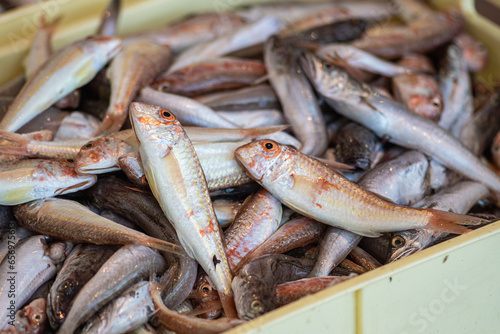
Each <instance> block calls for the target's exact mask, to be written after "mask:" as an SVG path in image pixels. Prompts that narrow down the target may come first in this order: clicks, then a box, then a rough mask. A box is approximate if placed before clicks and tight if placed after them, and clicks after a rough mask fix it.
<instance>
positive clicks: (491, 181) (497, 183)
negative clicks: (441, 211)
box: [302, 54, 500, 192]
mask: <svg viewBox="0 0 500 334" xmlns="http://www.w3.org/2000/svg"><path fill="white" fill-rule="evenodd" d="M302 61H303V62H302V65H303V68H304V70H305V71H306V73H307V75H308V76H309V78H310V79H311V81H312V82H313V84H314V85H315V87H316V89H317V90H318V92H319V93H320V94H321V95H322V96H324V97H325V98H326V100H327V102H328V103H329V104H331V105H332V106H333V107H335V109H336V111H337V112H338V113H340V114H342V115H344V116H346V117H349V118H350V119H352V120H354V121H356V122H357V123H359V124H361V125H364V126H366V127H367V128H369V129H370V130H372V131H373V132H374V133H375V134H376V135H377V136H379V137H383V136H388V137H389V140H390V141H391V142H393V143H395V144H398V145H401V146H404V147H407V148H413V149H418V150H420V151H422V152H424V153H426V154H429V155H431V156H432V157H434V158H436V159H438V160H439V162H440V163H442V164H443V165H444V166H446V167H448V168H449V169H451V170H454V171H456V172H458V173H460V174H461V175H464V176H466V177H468V178H470V179H472V180H476V181H478V182H484V184H485V185H487V186H488V187H489V188H490V189H492V190H494V191H496V192H500V177H499V176H498V175H496V174H495V173H494V172H493V171H492V170H491V169H489V168H488V167H486V166H485V165H484V164H483V163H482V162H481V161H479V159H477V158H476V157H475V156H474V155H473V154H472V153H471V152H470V151H469V150H467V149H466V148H465V147H464V146H462V144H460V142H458V140H456V139H455V138H453V137H452V136H451V135H450V134H449V133H448V132H447V131H445V130H443V129H442V128H441V127H439V126H437V125H436V124H435V123H434V122H432V121H430V120H428V119H426V118H424V117H421V116H420V115H416V114H413V113H411V112H409V111H408V110H407V109H406V108H405V107H404V106H402V105H401V104H399V103H397V102H395V101H393V100H391V99H388V98H386V97H384V96H381V95H379V94H378V93H376V92H374V91H373V90H372V88H371V87H369V86H368V85H364V84H361V83H359V82H357V81H354V80H353V79H351V78H350V77H349V76H348V75H347V74H346V73H345V72H343V71H341V70H340V69H338V68H337V67H335V66H334V65H331V64H329V63H326V62H322V61H321V60H319V59H318V58H316V57H315V56H313V55H310V54H307V55H305V56H304V58H302ZM437 142H438V143H440V144H439V145H436V143H437Z"/></svg>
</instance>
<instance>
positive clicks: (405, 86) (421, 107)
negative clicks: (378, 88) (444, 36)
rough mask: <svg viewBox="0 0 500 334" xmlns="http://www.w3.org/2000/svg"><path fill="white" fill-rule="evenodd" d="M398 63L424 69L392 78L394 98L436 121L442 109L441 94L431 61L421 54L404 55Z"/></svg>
mask: <svg viewBox="0 0 500 334" xmlns="http://www.w3.org/2000/svg"><path fill="white" fill-rule="evenodd" d="M398 64H399V65H402V66H407V67H411V68H414V69H416V70H421V71H425V72H427V73H408V74H403V75H398V76H396V77H394V78H392V91H393V92H394V96H395V98H396V100H398V101H399V102H401V103H402V104H404V105H406V106H407V107H408V109H410V110H412V111H414V112H416V113H417V114H419V115H422V116H424V117H427V118H429V119H431V120H433V121H438V120H439V118H440V116H441V111H442V110H443V96H442V95H441V91H440V89H439V84H438V82H437V80H436V78H435V77H433V76H432V75H430V74H428V73H434V69H433V67H432V64H431V61H430V59H429V58H427V57H425V56H423V55H415V54H414V55H406V56H404V57H403V58H402V59H401V60H400V61H399V62H398Z"/></svg>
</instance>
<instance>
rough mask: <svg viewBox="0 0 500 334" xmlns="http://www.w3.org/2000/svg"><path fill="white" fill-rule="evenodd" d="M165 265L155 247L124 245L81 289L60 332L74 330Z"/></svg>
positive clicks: (72, 331)
mask: <svg viewBox="0 0 500 334" xmlns="http://www.w3.org/2000/svg"><path fill="white" fill-rule="evenodd" d="M165 267H166V264H165V260H163V258H162V257H161V256H160V255H159V254H158V253H156V252H155V251H154V250H152V249H151V248H149V247H145V246H138V245H127V246H123V247H122V248H120V249H119V250H118V251H116V253H114V254H113V255H112V256H111V257H110V258H109V259H108V261H106V263H104V265H103V266H102V267H101V268H100V269H99V271H98V272H97V273H96V274H95V275H94V277H92V279H91V280H90V281H88V282H87V284H85V285H84V287H83V288H82V289H81V290H80V292H79V293H78V295H77V296H76V298H75V299H74V300H73V305H72V306H71V309H70V311H69V313H68V315H67V316H66V319H65V320H64V322H63V324H62V325H61V327H60V328H59V331H58V332H57V333H59V334H66V333H67V334H72V333H74V332H75V330H76V329H77V328H78V326H80V325H81V324H82V323H83V322H84V321H86V320H87V319H89V318H90V317H91V316H92V315H93V314H94V313H95V312H96V311H97V310H98V309H99V308H100V307H102V306H104V305H105V304H106V303H107V302H109V301H110V300H112V299H114V298H115V297H117V296H119V295H120V294H121V293H122V292H123V291H125V290H126V289H127V288H129V287H130V286H132V285H133V284H135V283H137V282H138V281H141V280H142V279H144V278H147V277H148V275H150V274H151V273H152V272H163V271H164V270H165Z"/></svg>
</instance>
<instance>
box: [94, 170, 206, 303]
mask: <svg viewBox="0 0 500 334" xmlns="http://www.w3.org/2000/svg"><path fill="white" fill-rule="evenodd" d="M88 194H89V196H90V198H92V201H93V203H94V204H96V205H97V206H98V207H99V208H106V209H109V210H112V211H113V212H116V213H118V214H120V215H121V216H123V217H127V218H128V219H130V220H132V221H133V222H135V223H136V224H137V225H138V226H139V227H140V228H141V229H142V230H143V231H145V232H146V233H147V234H148V235H150V236H152V237H155V238H158V239H162V240H165V241H168V242H171V243H175V244H179V239H178V238H177V234H176V233H175V229H174V227H173V226H172V225H171V224H170V222H169V221H168V220H167V218H166V217H165V214H164V213H163V211H162V210H161V208H160V206H159V204H158V202H157V201H156V199H155V198H154V196H153V195H152V194H150V193H144V192H139V191H136V190H135V189H134V188H133V187H131V184H130V183H129V182H126V181H124V180H121V179H118V178H114V177H110V178H106V179H103V180H100V182H99V183H98V184H97V185H96V187H93V188H91V189H89V190H88ZM162 255H163V258H164V259H165V261H166V262H167V265H168V266H169V271H171V274H170V276H171V278H172V280H171V283H170V284H168V285H167V287H166V288H165V289H164V294H163V296H164V298H163V301H164V302H165V304H166V305H167V306H168V307H176V306H178V305H179V304H180V303H181V302H182V301H183V300H184V299H186V297H187V296H188V295H189V293H190V292H191V288H192V286H193V284H194V282H195V280H196V273H197V269H198V264H197V263H196V261H195V260H193V259H191V258H190V257H189V256H176V255H174V254H170V253H166V252H163V254H162ZM171 269H175V270H171Z"/></svg>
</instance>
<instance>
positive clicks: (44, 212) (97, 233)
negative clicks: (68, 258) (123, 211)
mask: <svg viewBox="0 0 500 334" xmlns="http://www.w3.org/2000/svg"><path fill="white" fill-rule="evenodd" d="M14 216H15V217H16V219H17V220H18V221H19V222H21V224H23V225H25V226H28V227H29V228H30V229H31V230H33V231H39V232H40V233H43V234H45V235H49V236H52V237H56V238H58V239H62V240H69V241H71V242H91V243H94V244H104V245H120V244H121V245H123V244H125V245H128V244H136V245H144V246H149V247H153V248H156V249H159V250H162V251H167V252H172V253H175V254H178V255H181V256H182V255H184V251H183V250H182V247H180V246H178V245H175V244H172V243H169V242H166V241H163V240H160V239H156V238H153V237H150V236H148V235H146V234H144V233H141V232H138V231H136V230H133V229H130V228H128V227H125V226H122V225H120V224H117V223H115V222H113V221H111V220H109V219H106V218H104V217H101V216H99V215H98V214H95V213H93V212H92V211H90V210H89V209H88V208H87V207H85V206H83V205H81V204H79V203H78V202H75V201H71V200H65V199H59V198H48V199H43V200H37V201H33V202H30V203H28V204H25V205H22V206H17V207H16V208H15V209H14ZM68 222H71V223H72V226H73V228H72V229H68V228H66V226H67V224H68Z"/></svg>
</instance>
